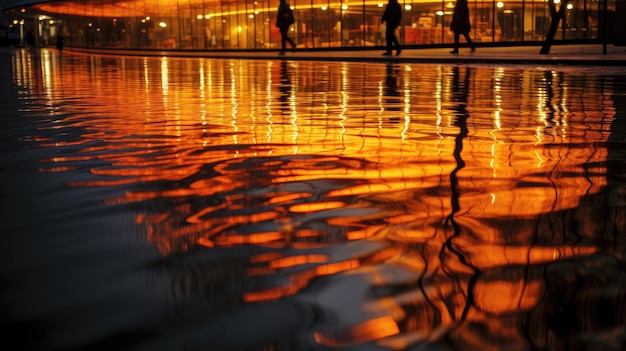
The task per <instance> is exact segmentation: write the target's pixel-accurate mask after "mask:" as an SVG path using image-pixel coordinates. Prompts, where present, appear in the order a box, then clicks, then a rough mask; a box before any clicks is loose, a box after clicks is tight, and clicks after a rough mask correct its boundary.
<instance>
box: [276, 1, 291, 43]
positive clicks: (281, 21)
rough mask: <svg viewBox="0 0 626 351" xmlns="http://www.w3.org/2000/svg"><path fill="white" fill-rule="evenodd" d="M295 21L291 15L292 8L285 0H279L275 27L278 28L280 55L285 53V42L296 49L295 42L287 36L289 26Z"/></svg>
mask: <svg viewBox="0 0 626 351" xmlns="http://www.w3.org/2000/svg"><path fill="white" fill-rule="evenodd" d="M295 22H296V20H295V18H294V16H293V10H292V9H291V6H289V3H287V0H280V6H278V15H277V16H276V28H278V29H279V30H280V43H281V51H280V53H279V54H280V55H284V54H285V50H286V45H287V42H289V44H291V48H292V49H293V51H294V52H295V51H296V43H295V42H294V41H293V40H292V39H291V38H290V37H289V27H291V25H292V24H294V23H295Z"/></svg>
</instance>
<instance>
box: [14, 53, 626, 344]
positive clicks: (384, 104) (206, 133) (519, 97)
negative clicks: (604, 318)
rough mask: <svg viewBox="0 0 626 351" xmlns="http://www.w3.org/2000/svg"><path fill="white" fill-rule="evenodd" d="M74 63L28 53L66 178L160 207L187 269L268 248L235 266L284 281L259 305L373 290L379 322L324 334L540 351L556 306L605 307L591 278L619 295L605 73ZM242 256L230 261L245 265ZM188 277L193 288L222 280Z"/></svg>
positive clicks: (374, 317) (159, 238) (160, 238)
mask: <svg viewBox="0 0 626 351" xmlns="http://www.w3.org/2000/svg"><path fill="white" fill-rule="evenodd" d="M21 55H30V53H28V52H23V53H22V54H21ZM71 57H72V60H73V64H72V65H71V66H69V67H66V66H64V65H65V61H64V62H60V61H56V60H57V56H55V55H46V54H45V51H44V56H43V57H42V58H41V60H40V61H37V60H38V58H37V57H32V59H31V58H29V59H26V58H22V59H19V58H17V59H16V60H15V61H14V66H15V67H16V69H15V72H14V74H15V76H16V81H18V82H19V84H20V85H22V86H25V87H29V88H30V89H32V90H33V91H42V92H44V91H45V92H46V94H47V101H46V104H47V105H49V106H58V107H59V108H61V107H60V106H62V109H63V116H66V117H64V118H62V125H63V126H64V128H74V129H73V130H75V131H74V133H80V135H76V138H77V141H76V145H84V147H82V148H81V149H80V152H79V153H78V155H77V156H76V158H73V159H55V160H50V162H49V163H48V164H47V165H49V166H50V167H49V168H48V170H50V171H63V170H67V169H68V168H65V167H64V166H65V165H66V164H68V163H69V162H77V161H80V160H89V161H98V165H100V166H94V167H93V168H91V172H92V173H93V174H95V175H97V176H100V179H101V180H100V181H94V182H87V183H73V185H79V186H105V185H109V186H115V185H124V186H125V189H127V191H126V192H125V193H124V195H123V196H121V197H120V198H118V199H114V200H111V201H112V202H133V203H136V204H139V205H141V206H140V208H141V211H140V214H139V215H138V216H137V218H136V220H137V221H138V222H140V223H142V224H144V225H145V227H146V228H147V232H148V240H150V241H151V242H153V243H155V244H156V245H157V246H158V248H159V249H160V251H161V253H162V254H163V255H164V256H166V257H167V256H169V255H170V254H173V253H177V254H184V253H185V252H187V251H188V250H190V249H191V248H194V249H198V247H201V248H202V247H211V248H224V247H228V248H250V247H254V248H262V249H263V250H259V251H258V252H257V251H255V254H254V255H252V256H251V257H250V261H249V262H246V266H245V267H241V266H236V269H237V272H238V274H241V275H246V276H247V277H248V278H250V279H251V280H254V281H258V279H260V278H266V280H265V281H264V283H265V284H258V285H251V286H252V287H249V286H246V287H245V288H244V287H242V288H240V290H237V293H238V294H240V296H238V298H240V299H241V300H243V301H245V302H253V301H254V302H259V303H262V302H263V301H267V300H275V299H279V298H283V297H287V296H292V297H293V296H294V295H297V294H299V293H301V292H302V291H303V289H304V288H310V289H313V290H314V291H315V292H319V293H320V294H324V293H326V292H328V291H333V287H334V286H335V285H334V284H329V285H326V284H324V282H325V281H326V280H320V279H317V278H319V277H325V278H327V279H328V281H331V282H337V281H345V280H347V281H349V282H351V283H354V284H353V285H350V286H351V287H358V286H361V287H363V290H365V291H367V293H363V295H355V296H354V300H355V303H354V305H356V306H359V307H362V308H363V309H364V310H366V312H364V313H362V314H359V316H361V317H362V318H361V319H356V320H352V321H350V323H348V322H346V323H344V324H342V325H331V326H326V327H328V328H320V329H319V330H317V329H316V333H315V340H316V341H317V342H319V343H323V344H326V345H331V346H332V345H335V346H341V345H346V344H348V345H349V344H353V343H358V342H367V341H373V340H377V341H379V342H380V343H381V344H384V345H387V346H397V347H398V348H402V346H403V345H410V344H412V343H415V342H423V341H425V340H430V339H431V338H437V335H439V334H438V333H448V332H449V333H451V335H452V340H453V341H452V342H464V343H470V342H472V341H473V340H479V339H480V335H481V330H488V331H489V332H490V333H493V334H494V335H496V336H498V338H495V339H497V340H501V342H503V343H504V342H506V343H509V342H512V343H519V344H522V345H528V343H534V345H535V346H537V347H538V346H541V345H544V346H545V344H547V343H549V342H550V341H549V340H547V339H550V337H551V336H550V335H544V331H543V330H547V331H546V332H545V333H548V334H549V333H553V332H554V328H556V327H555V325H554V323H557V322H555V321H559V320H564V319H565V320H567V318H566V317H567V315H565V314H564V313H562V312H560V311H559V310H558V309H553V308H552V307H550V304H548V303H547V302H545V301H546V299H547V301H550V302H555V303H556V302H558V301H559V297H561V296H563V294H566V295H567V296H566V297H569V299H563V301H564V303H565V304H568V303H569V304H571V305H573V306H578V308H579V309H580V310H585V311H593V310H594V308H601V306H600V307H597V306H596V307H593V306H591V307H590V306H588V305H585V303H586V302H587V301H592V303H597V304H598V305H600V304H601V301H600V300H601V299H600V298H594V297H591V298H587V297H585V296H581V295H577V294H576V292H575V289H576V287H577V284H578V283H577V281H585V282H587V281H588V282H589V283H590V284H591V286H594V287H600V286H602V282H601V281H597V280H594V279H595V278H593V277H590V275H591V272H592V270H593V269H592V268H590V267H593V266H594V265H595V266H601V267H605V266H608V268H609V269H608V271H609V272H614V271H615V268H614V267H613V268H612V266H611V265H610V263H606V262H605V261H603V260H608V261H610V257H609V258H604V257H598V256H597V255H594V254H598V253H601V252H602V251H609V252H610V250H612V249H614V247H616V246H617V242H621V239H619V237H618V235H617V234H618V233H620V230H622V229H623V228H624V223H623V220H622V219H621V218H623V216H619V214H620V213H621V212H620V210H619V209H614V208H611V206H609V205H607V202H608V203H609V204H610V203H611V202H610V201H609V200H605V199H603V196H605V194H604V193H603V192H602V191H603V189H604V187H605V186H606V185H607V181H606V179H607V165H609V164H610V163H609V162H608V161H609V160H607V153H608V151H607V150H608V149H609V147H610V145H609V144H607V143H606V141H607V140H608V138H609V136H610V133H611V130H610V128H611V125H612V123H613V122H614V121H613V117H614V115H615V111H614V107H613V105H612V104H613V102H612V100H611V97H610V96H611V89H612V87H611V86H610V85H605V84H603V83H602V81H601V80H600V78H598V77H597V76H595V75H591V74H590V75H587V74H585V72H577V71H571V72H565V73H556V72H552V71H547V72H543V71H536V70H525V69H514V68H507V69H505V68H480V67H456V68H455V67H450V66H437V65H434V66H426V67H424V66H411V65H399V66H398V67H397V68H398V69H392V70H391V71H387V70H385V69H384V67H382V66H380V65H376V64H366V63H363V64H346V63H329V64H328V65H325V66H324V67H320V66H319V65H316V64H315V63H307V62H297V63H294V62H290V63H288V64H286V65H283V66H281V65H279V64H277V63H274V62H247V61H212V60H200V59H199V60H177V59H168V58H162V59H152V58H145V59H117V58H103V57H92V56H84V57H83V56H71ZM64 60H66V58H64ZM92 68H96V69H95V70H93V71H92V70H91V69H92ZM67 69H70V70H72V71H71V74H68V71H67ZM61 70H62V71H63V75H62V77H61V75H59V74H58V72H60V71H61ZM21 72H24V74H22V73H21ZM96 74H97V75H98V77H99V79H97V80H94V79H90V77H92V76H93V75H96ZM388 74H394V75H395V77H394V79H391V80H390V79H388V76H387V75H388ZM287 77H288V79H286V78H287ZM91 82H96V83H95V84H92V83H91ZM389 82H393V85H394V89H389V86H390V84H389ZM286 84H287V85H286ZM60 87H62V89H61V88H60ZM120 91H123V92H124V94H120V93H119V92H120ZM389 92H392V93H393V96H392V98H389V96H386V95H385V94H387V93H389ZM398 94H399V96H400V97H401V98H398V97H399V96H398ZM68 99H80V100H81V101H82V102H84V104H78V105H77V104H67V105H64V104H63V102H65V101H67V100H68ZM296 102H297V103H296ZM83 106H88V108H85V107H83ZM77 131H79V132H77ZM50 144H51V145H55V147H57V145H56V144H54V143H53V142H52V141H50ZM617 151H618V150H615V148H613V149H611V152H617ZM619 194H621V190H620V189H619V188H617V189H616V190H615V193H612V194H611V195H612V196H615V197H617V198H619V196H620V195H619ZM615 201H618V200H615ZM613 204H614V205H615V207H618V206H617V205H621V204H620V203H618V202H614V203H613ZM598 206H601V207H602V208H603V209H604V210H606V211H605V212H606V213H610V214H604V215H602V216H600V215H599V213H598V212H599V210H598V209H596V207H598ZM589 213H592V214H594V215H592V216H587V214H589ZM451 214H452V218H453V220H454V222H455V223H456V225H457V226H458V230H456V231H453V228H451V226H450V223H449V220H450V218H451ZM613 215H614V216H613ZM611 216H613V217H611ZM596 218H601V220H600V221H597V220H596ZM446 220H448V222H447V221H446ZM609 224H611V225H609ZM598 233H600V234H599V235H598ZM358 244H361V245H364V246H366V247H365V248H361V247H360V246H358ZM368 245H373V248H372V247H370V246H368ZM355 247H356V248H355ZM182 257H184V255H182ZM246 259H247V258H246ZM183 260H184V258H183ZM226 261H228V260H226ZM580 261H584V262H585V263H586V264H587V265H580V266H579V265H576V262H580ZM220 262H221V261H220ZM221 264H223V265H224V266H223V267H222V266H219V265H218V264H215V265H213V266H212V267H211V269H216V266H219V267H218V268H221V269H223V270H225V271H228V269H235V268H233V266H231V265H229V262H221ZM239 264H241V262H240V261H239ZM611 268H612V269H611ZM229 272H230V271H229ZM561 272H566V273H563V276H564V277H563V278H559V276H560V275H561ZM187 273H188V272H182V273H180V274H181V275H182V276H183V277H182V278H181V279H179V280H177V281H178V282H180V284H190V286H192V287H193V286H195V287H197V286H200V285H201V284H196V283H197V281H194V282H193V284H192V283H189V280H186V278H188V276H187V275H185V274H187ZM342 273H346V274H342ZM215 275H218V276H219V274H217V273H216V274H215ZM215 275H211V277H213V276H215ZM225 275H227V274H225ZM238 277H239V276H238ZM239 278H241V279H245V278H242V277H239ZM193 279H198V280H202V279H208V278H206V276H203V275H202V274H197V275H195V276H193ZM342 279H345V280H342ZM314 281H315V282H316V283H317V284H315V286H311V282H314ZM607 286H608V287H609V288H611V289H614V288H615V286H614V285H611V284H607ZM189 289H191V290H193V289H192V288H189ZM370 289H371V291H370ZM187 291H188V290H187ZM572 291H574V292H572ZM585 292H587V293H589V290H586V291H585ZM610 292H611V293H610V294H609V295H610V296H611V298H619V297H621V295H619V294H618V293H612V292H614V291H613V290H610ZM616 296H617V297H616ZM611 301H613V300H611ZM325 303H326V305H324V308H327V309H329V310H332V309H333V308H337V309H339V310H340V311H343V310H342V308H348V307H345V306H337V305H333V301H326V302H325ZM351 306H352V305H351ZM566 307H567V306H566ZM612 313H613V312H612ZM552 317H554V319H550V318H552ZM576 318H579V319H580V318H581V317H580V316H577V317H576ZM576 318H574V320H575V322H571V323H570V325H574V324H579V323H583V322H582V321H580V320H579V319H576ZM619 318H620V317H619V316H618V315H615V316H613V319H614V320H618V322H619V323H622V322H623V321H622V320H619ZM461 321H464V322H466V323H464V324H463V325H459V322H461ZM320 323H321V322H320ZM329 324H332V323H329ZM622 324H623V323H622ZM540 326H541V327H543V326H546V327H547V329H546V328H544V329H540ZM575 327H576V326H575V325H574V326H572V328H573V329H572V330H574V329H575ZM551 328H552V329H551ZM572 333H574V332H572ZM542 338H543V339H542ZM550 340H552V339H550ZM492 346H493V345H492ZM495 346H498V345H495ZM495 346H494V347H495ZM500 346H501V345H500ZM528 348H530V347H528Z"/></svg>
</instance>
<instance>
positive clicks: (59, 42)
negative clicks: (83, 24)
mask: <svg viewBox="0 0 626 351" xmlns="http://www.w3.org/2000/svg"><path fill="white" fill-rule="evenodd" d="M56 47H57V49H59V50H63V36H62V35H61V34H59V35H57V42H56Z"/></svg>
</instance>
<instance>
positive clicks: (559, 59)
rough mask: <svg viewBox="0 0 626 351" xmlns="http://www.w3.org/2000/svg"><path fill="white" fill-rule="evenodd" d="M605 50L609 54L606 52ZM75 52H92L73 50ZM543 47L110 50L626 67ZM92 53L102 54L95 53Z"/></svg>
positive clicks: (618, 53) (625, 49)
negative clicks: (392, 51)
mask: <svg viewBox="0 0 626 351" xmlns="http://www.w3.org/2000/svg"><path fill="white" fill-rule="evenodd" d="M605 48H606V54H605V53H604V50H605ZM68 50H74V51H91V50H85V49H71V48H68ZM539 50H540V46H512V47H479V48H477V49H476V52H474V53H471V52H470V49H469V48H461V49H460V53H459V54H458V55H452V54H450V53H449V52H450V48H436V49H405V50H404V51H402V54H401V55H400V56H382V55H381V54H382V52H383V51H384V50H370V49H367V50H337V51H334V50H332V51H307V50H297V51H296V52H295V53H294V52H291V51H288V52H287V53H286V54H285V55H284V56H282V55H278V53H277V52H276V51H226V52H222V51H134V50H133V51H129V50H107V51H106V52H107V53H109V54H113V55H142V56H183V57H207V58H243V59H288V60H319V61H322V60H326V61H374V62H407V63H433V62H434V63H443V62H445V63H501V64H502V63H504V64H552V65H559V64H566V65H602V66H626V46H614V45H607V46H606V47H605V46H603V45H602V44H585V45H578V44H577V45H553V46H552V48H551V50H550V54H549V55H540V54H539ZM93 52H100V53H101V51H100V50H94V51H93Z"/></svg>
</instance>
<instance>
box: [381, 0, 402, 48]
mask: <svg viewBox="0 0 626 351" xmlns="http://www.w3.org/2000/svg"><path fill="white" fill-rule="evenodd" d="M401 20H402V7H400V4H399V3H398V0H389V2H388V3H387V7H385V12H383V16H382V17H381V18H380V21H381V22H385V27H386V29H385V37H386V40H387V51H385V52H384V53H383V55H385V56H388V55H391V51H392V50H393V47H394V45H395V47H396V50H398V51H396V55H400V52H402V49H401V48H400V43H399V42H398V38H396V29H397V28H398V26H399V25H400V21H401Z"/></svg>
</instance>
